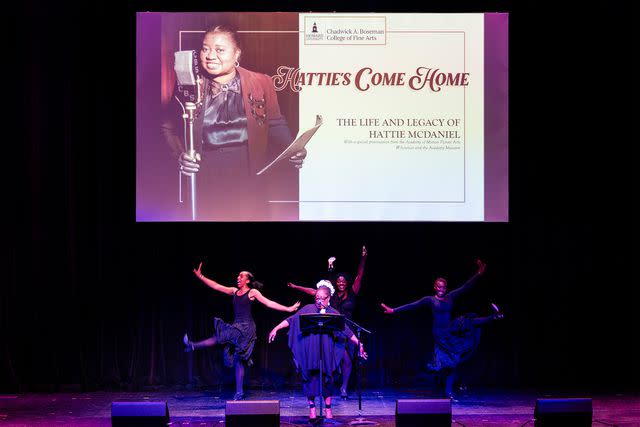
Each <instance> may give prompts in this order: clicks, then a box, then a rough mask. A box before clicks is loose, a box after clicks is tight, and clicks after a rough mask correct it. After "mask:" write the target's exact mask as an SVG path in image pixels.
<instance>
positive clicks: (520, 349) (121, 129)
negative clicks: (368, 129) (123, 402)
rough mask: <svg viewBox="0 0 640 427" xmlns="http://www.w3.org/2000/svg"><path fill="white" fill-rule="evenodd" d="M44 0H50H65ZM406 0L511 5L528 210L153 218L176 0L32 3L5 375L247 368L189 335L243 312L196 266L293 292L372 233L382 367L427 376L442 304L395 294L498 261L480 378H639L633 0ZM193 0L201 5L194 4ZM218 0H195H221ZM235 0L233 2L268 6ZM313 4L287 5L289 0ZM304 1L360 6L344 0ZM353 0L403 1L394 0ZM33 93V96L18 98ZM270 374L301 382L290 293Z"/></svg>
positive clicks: (369, 322) (519, 381) (471, 303)
mask: <svg viewBox="0 0 640 427" xmlns="http://www.w3.org/2000/svg"><path fill="white" fill-rule="evenodd" d="M43 3H44V2H43ZM438 3H440V4H439V5H438V4H434V5H433V6H425V9H422V10H417V9H409V8H402V6H401V5H399V4H396V5H395V6H394V8H393V10H394V11H417V12H437V11H458V12H459V11H478V12H480V11H507V12H510V13H511V15H510V31H511V35H510V37H511V39H510V58H511V66H510V79H511V82H510V85H511V87H510V125H509V127H510V138H509V140H510V142H509V145H510V153H509V160H510V221H509V223H297V224H296V223H252V224H238V223H198V224H192V223H167V224H163V223H140V224H136V223H135V212H134V211H135V206H134V205H135V194H134V192H135V135H136V133H135V99H134V98H135V84H136V82H135V74H134V73H135V69H134V64H135V61H134V60H135V43H134V40H135V37H134V36H135V14H134V12H135V11H136V10H176V9H175V8H174V7H164V8H161V7H160V6H158V5H157V4H156V3H155V2H154V4H153V5H152V4H144V3H139V4H137V5H136V6H135V7H134V6H130V7H117V6H114V5H112V4H111V3H110V2H96V3H93V4H91V5H88V4H82V5H78V6H71V5H59V4H40V2H33V1H32V2H25V3H22V4H20V5H16V6H13V8H14V9H12V11H11V12H10V18H11V19H9V21H11V22H10V30H11V31H13V34H14V35H15V36H14V37H12V38H11V39H10V43H11V44H14V45H15V46H17V47H18V49H17V52H16V53H15V55H12V58H13V59H14V60H15V61H17V63H18V64H20V65H19V66H18V67H16V70H18V71H16V72H15V74H14V75H17V76H18V77H19V79H18V80H16V81H17V83H15V81H11V82H9V84H8V86H9V89H10V90H9V98H6V99H5V100H6V101H10V102H9V103H10V104H11V105H9V108H10V109H13V110H17V112H18V114H16V116H17V118H16V119H15V120H14V119H12V120H10V121H7V122H6V123H5V127H6V128H10V129H12V130H13V132H11V134H12V135H13V137H12V138H8V139H6V140H5V145H4V146H5V147H6V156H5V163H9V164H10V165H11V166H12V168H11V169H10V171H13V173H12V174H11V175H10V177H9V178H8V180H7V181H5V183H6V184H5V185H6V187H7V188H9V189H10V192H9V195H8V198H7V199H5V203H4V206H5V208H4V210H5V212H8V213H9V214H10V215H9V219H8V220H7V219H6V220H5V221H7V222H5V227H4V228H5V230H6V231H5V233H3V234H4V237H3V242H6V245H3V246H5V248H6V249H7V251H8V253H7V257H6V258H5V259H6V261H7V262H6V263H5V268H4V269H3V279H2V286H1V288H0V295H1V308H0V313H1V314H0V332H1V337H2V339H1V340H0V392H16V391H44V390H47V391H57V390H68V389H74V390H75V389H81V390H96V389H126V390H140V389H146V388H154V387H164V386H166V387H182V386H186V385H187V384H189V383H191V384H192V385H195V386H196V387H197V386H203V387H230V385H231V384H232V382H233V378H232V372H231V371H230V370H227V369H225V368H223V367H222V366H221V354H220V350H207V351H204V352H199V353H198V354H196V355H195V356H194V358H193V366H192V369H193V371H192V372H190V371H189V369H190V365H189V362H188V361H189V357H188V356H187V355H185V354H184V353H183V351H182V346H181V338H182V335H183V334H184V332H187V331H188V332H189V333H190V334H192V336H194V337H197V338H199V337H204V336H205V335H207V334H210V333H211V323H210V318H211V316H213V315H217V316H219V317H222V318H224V319H226V320H231V306H230V305H231V304H230V298H229V297H227V296H224V295H222V294H218V293H216V292H214V291H212V290H210V289H208V288H207V287H206V286H205V285H204V284H202V283H200V282H199V281H198V280H196V279H195V277H194V276H193V273H192V272H191V270H192V268H194V267H195V266H197V263H198V262H199V261H204V263H205V265H204V271H205V274H206V275H207V276H209V277H211V278H214V279H216V280H218V281H220V282H222V283H223V284H228V285H233V284H234V283H235V282H234V281H235V278H236V275H237V273H238V271H240V270H244V269H248V270H250V271H252V272H253V273H254V274H255V275H256V278H257V279H258V280H261V281H263V282H264V283H265V284H266V287H265V289H264V293H265V294H266V295H267V296H268V297H269V298H272V299H275V300H277V301H279V302H282V303H287V304H290V303H293V302H294V301H296V299H301V300H302V301H303V302H309V301H310V300H309V299H307V300H305V299H304V295H302V294H296V293H294V292H293V291H289V290H288V288H287V287H286V282H287V281H296V282H299V283H303V284H308V285H313V284H314V283H315V282H316V281H317V280H318V279H320V278H321V276H322V273H323V270H324V269H325V268H326V260H327V258H328V257H329V256H336V257H337V261H336V266H337V269H338V270H344V271H346V272H348V273H350V274H352V275H355V272H356V268H357V263H358V259H359V251H360V248H361V246H362V245H366V246H367V249H368V250H369V259H368V261H367V267H366V271H365V276H364V281H363V290H362V293H361V296H362V298H361V301H360V305H359V308H358V311H357V312H356V320H359V321H360V322H361V323H362V324H363V326H365V327H367V328H370V329H371V330H373V331H374V332H375V334H374V335H373V336H372V337H370V338H369V339H368V340H367V344H368V345H367V347H368V352H369V354H370V359H369V361H368V362H366V364H365V366H364V374H365V376H366V377H365V385H366V386H371V387H375V386H383V385H385V386H388V385H395V384H397V385H419V384H426V383H427V382H428V381H429V378H428V377H427V376H426V375H425V371H426V362H427V359H428V356H429V352H430V350H431V331H430V329H431V323H430V322H431V317H430V313H429V312H428V311H423V312H412V313H407V314H403V315H397V316H395V317H385V316H383V315H382V313H381V310H380V309H379V306H378V304H379V303H380V302H385V303H387V304H389V305H391V306H396V305H399V304H402V303H406V302H410V301H413V300H415V299H418V298H419V297H422V296H424V295H428V294H432V292H433V289H432V283H433V280H434V279H435V278H436V277H438V276H444V277H446V278H448V279H449V283H450V285H451V286H452V287H456V286H458V285H459V284H461V283H462V282H463V281H464V280H465V279H466V278H468V277H469V276H470V275H472V274H473V272H474V271H475V264H474V260H475V259H476V258H482V259H484V260H485V261H486V262H487V263H488V269H487V274H486V276H485V277H484V278H483V279H482V280H481V282H480V283H479V284H478V286H477V287H476V288H475V290H474V291H473V292H472V293H471V294H469V295H468V296H467V297H466V298H465V299H464V301H463V304H462V306H461V307H460V308H461V311H469V310H472V311H475V312H478V313H481V314H484V313H488V310H489V303H490V302H496V303H497V304H498V305H500V306H501V307H503V308H504V311H505V313H506V316H505V319H504V320H503V321H502V322H500V323H495V324H492V325H490V326H488V327H486V328H485V329H484V332H483V338H482V340H481V343H480V348H479V351H478V353H477V354H476V355H475V357H474V358H473V359H472V360H470V361H469V363H468V364H467V365H466V366H465V368H464V376H463V378H464V379H465V381H466V382H467V383H468V384H469V385H470V386H496V387H520V388H522V387H548V388H551V387H555V388H564V389H580V390H592V389H613V390H622V389H628V388H635V389H637V386H638V379H639V375H638V367H637V360H640V357H639V355H638V352H637V350H634V349H633V345H634V343H635V342H636V341H637V337H638V328H637V325H638V321H637V311H636V310H637V309H636V308H635V306H636V301H637V299H636V298H637V295H638V292H637V290H636V287H637V286H638V280H637V273H636V269H635V268H634V264H635V263H634V261H636V258H635V257H634V256H633V255H632V250H633V247H634V245H633V243H635V240H636V225H637V222H636V221H637V214H636V211H635V208H634V207H633V206H632V205H633V202H634V200H635V199H637V190H636V188H635V186H634V185H633V184H632V180H633V179H634V178H635V176H636V173H635V171H636V170H637V169H635V164H634V163H635V159H636V158H637V157H636V156H635V152H636V143H635V142H634V141H635V140H636V139H637V136H635V131H634V129H635V121H633V120H632V116H631V106H632V102H631V100H632V98H633V96H632V94H633V93H635V89H636V88H637V82H636V79H635V75H634V73H633V72H632V68H631V64H630V62H631V61H630V59H631V57H632V56H633V54H634V53H633V52H632V49H631V43H630V39H631V26H630V23H629V17H630V15H631V13H630V10H629V9H630V8H629V7H628V6H627V4H626V2H618V1H613V2H606V3H600V4H598V5H597V7H590V8H589V9H587V7H586V6H584V7H583V8H582V9H581V10H574V9H572V8H569V7H568V6H561V5H559V4H557V2H551V1H543V2H533V1H528V2H483V5H482V7H479V5H478V4H476V3H473V2H469V3H460V2H458V3H454V4H448V5H447V6H446V8H445V6H442V4H443V3H444V2H438ZM190 7H191V6H190ZM213 7H215V5H213V4H206V3H202V4H199V5H193V8H192V10H211V9H212V8H213ZM265 7H266V6H254V5H248V4H242V5H240V4H234V5H229V7H227V8H226V9H227V10H233V9H236V10H241V9H244V10H265ZM269 7H270V8H272V9H275V10H278V9H279V10H291V9H287V7H286V6H283V7H280V8H278V7H276V6H275V5H273V4H271V5H270V6H269ZM302 9H304V10H313V11H328V10H345V9H344V5H340V4H338V3H337V2H336V4H331V2H328V3H323V5H322V6H321V7H313V6H312V5H309V6H308V7H305V8H302ZM351 10H354V11H355V10H377V11H388V10H392V9H391V7H389V6H388V5H387V3H382V2H372V3H367V6H360V7H358V6H357V5H355V4H354V5H353V6H352V8H351ZM14 100H18V103H17V104H14V103H13V101H14ZM254 316H255V318H256V320H257V323H258V332H259V341H258V344H257V347H256V349H255V355H256V366H255V367H254V368H252V369H251V370H250V371H249V373H248V378H247V379H248V381H249V384H250V385H253V386H260V387H279V386H285V385H288V384H291V383H293V382H295V379H296V378H295V376H294V375H293V373H292V370H293V366H292V363H291V358H290V353H289V351H288V349H287V347H286V339H285V335H284V334H282V333H281V335H280V336H279V338H278V340H277V341H276V343H274V344H271V345H269V346H267V345H266V336H267V333H268V331H269V330H270V328H272V327H273V326H274V325H275V324H277V323H278V322H279V321H280V320H281V319H282V318H283V317H284V313H280V312H275V311H271V310H268V309H266V308H264V307H258V306H256V307H255V309H254Z"/></svg>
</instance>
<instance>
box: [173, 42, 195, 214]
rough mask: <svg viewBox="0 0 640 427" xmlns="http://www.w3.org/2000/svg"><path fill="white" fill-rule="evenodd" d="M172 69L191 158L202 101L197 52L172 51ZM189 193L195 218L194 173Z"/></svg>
mask: <svg viewBox="0 0 640 427" xmlns="http://www.w3.org/2000/svg"><path fill="white" fill-rule="evenodd" d="M173 69H174V71H175V72H176V80H177V85H176V86H177V87H176V94H175V97H176V99H177V100H178V103H180V106H181V107H182V119H183V120H184V145H185V147H184V149H185V152H186V153H187V154H188V155H189V156H190V157H192V158H194V159H195V157H196V150H195V148H194V141H193V121H194V118H195V111H196V107H197V106H198V104H200V103H201V102H202V93H201V90H200V79H201V77H200V69H199V64H198V54H197V53H196V51H195V50H180V51H177V52H175V53H174V66H173ZM178 177H179V180H180V181H179V192H180V202H182V173H181V171H180V172H179V174H178ZM189 178H190V180H189V184H190V194H191V197H190V198H191V220H192V221H195V220H196V174H195V173H191V174H190V175H189Z"/></svg>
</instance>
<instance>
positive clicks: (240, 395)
mask: <svg viewBox="0 0 640 427" xmlns="http://www.w3.org/2000/svg"><path fill="white" fill-rule="evenodd" d="M233 400H244V393H242V392H240V391H239V392H237V393H236V394H234V395H233Z"/></svg>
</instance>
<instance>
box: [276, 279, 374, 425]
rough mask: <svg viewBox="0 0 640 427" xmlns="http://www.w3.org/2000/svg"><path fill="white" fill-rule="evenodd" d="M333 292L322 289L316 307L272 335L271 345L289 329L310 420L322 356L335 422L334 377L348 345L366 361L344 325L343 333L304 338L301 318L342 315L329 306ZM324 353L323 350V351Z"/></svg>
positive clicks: (306, 309)
mask: <svg viewBox="0 0 640 427" xmlns="http://www.w3.org/2000/svg"><path fill="white" fill-rule="evenodd" d="M330 297H331V290H330V289H329V288H328V287H326V286H322V285H321V286H320V287H319V288H318V290H317V291H316V294H315V300H316V302H315V304H307V305H305V306H304V307H302V308H301V309H300V311H298V312H297V313H296V314H294V315H293V316H290V317H289V318H287V319H285V320H284V321H282V322H281V323H280V324H279V325H277V326H276V327H275V328H273V330H272V331H271V332H270V333H269V342H273V340H274V339H275V338H276V334H277V332H278V331H279V330H280V329H282V328H287V327H290V329H289V348H290V349H291V352H292V353H293V359H294V363H295V365H296V368H297V369H298V370H299V371H300V373H301V375H302V391H303V393H304V395H305V396H307V399H308V401H309V419H310V420H311V421H313V420H315V419H316V417H317V413H316V408H315V397H316V396H317V395H319V394H320V363H319V362H320V352H321V351H322V362H323V363H322V372H323V378H322V397H323V398H324V404H325V408H326V413H325V415H326V417H327V418H333V412H332V409H331V396H333V395H334V389H333V375H334V373H335V372H336V371H337V369H338V366H339V364H340V361H341V360H342V357H343V355H344V351H345V344H346V341H347V340H349V341H350V342H352V343H354V344H355V345H359V348H360V356H361V357H363V358H365V359H366V358H367V354H366V353H365V351H364V347H363V345H362V343H359V342H358V339H357V338H356V336H355V335H354V334H353V331H351V329H350V328H349V327H348V326H346V325H345V327H344V330H343V331H342V332H331V333H326V334H323V335H322V342H320V336H319V334H314V333H311V334H303V333H302V331H301V329H300V314H309V313H323V312H324V313H330V314H340V313H338V310H336V309H334V308H333V307H331V305H330V301H329V299H330ZM321 349H322V350H321Z"/></svg>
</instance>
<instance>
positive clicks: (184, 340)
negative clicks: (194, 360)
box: [182, 334, 195, 353]
mask: <svg viewBox="0 0 640 427" xmlns="http://www.w3.org/2000/svg"><path fill="white" fill-rule="evenodd" d="M182 343H183V344H184V351H185V352H186V353H189V352H192V351H193V350H195V347H194V346H193V343H192V342H191V341H189V335H187V334H184V337H182Z"/></svg>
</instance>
